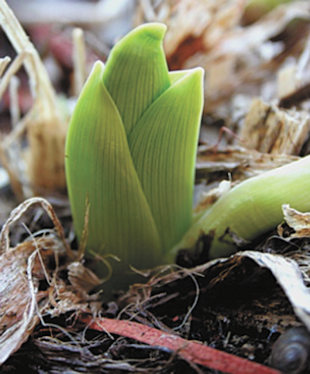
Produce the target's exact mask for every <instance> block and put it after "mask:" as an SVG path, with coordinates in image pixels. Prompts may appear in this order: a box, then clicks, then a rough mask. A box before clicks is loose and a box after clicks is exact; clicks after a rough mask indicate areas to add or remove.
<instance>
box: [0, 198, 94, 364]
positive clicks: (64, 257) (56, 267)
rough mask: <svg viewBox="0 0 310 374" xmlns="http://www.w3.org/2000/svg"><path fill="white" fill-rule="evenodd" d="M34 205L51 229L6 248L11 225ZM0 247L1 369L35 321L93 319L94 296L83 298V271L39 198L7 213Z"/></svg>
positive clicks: (58, 226) (50, 209)
mask: <svg viewBox="0 0 310 374" xmlns="http://www.w3.org/2000/svg"><path fill="white" fill-rule="evenodd" d="M35 205H39V206H40V207H41V208H43V209H44V210H45V212H46V213H47V214H48V216H49V217H50V219H51V220H52V222H53V224H54V226H55V229H54V230H45V231H44V230H43V232H42V231H41V233H38V234H35V233H34V234H31V233H29V235H30V236H29V238H28V239H27V240H25V241H24V242H22V243H20V244H18V245H17V246H15V247H10V237H9V231H10V227H11V225H13V224H14V223H16V222H17V221H19V220H20V219H21V217H22V216H23V214H25V213H26V212H27V210H28V209H29V208H31V207H33V206H35ZM0 247H1V256H0V257H1V261H0V263H1V271H0V300H1V303H0V332H1V335H0V363H3V362H4V361H6V360H7V358H8V357H9V356H10V355H11V354H12V353H14V352H15V351H16V350H18V349H19V347H20V346H21V345H22V344H23V343H24V342H25V341H26V340H27V339H28V338H29V336H30V335H31V333H32V331H33V329H34V328H35V326H36V325H37V324H38V322H39V321H41V323H42V324H43V325H44V316H45V315H50V316H57V315H59V314H62V313H66V312H68V311H72V312H76V313H78V311H79V310H80V311H87V310H88V311H90V310H92V312H94V313H95V312H96V311H95V309H96V305H97V304H96V303H97V301H96V298H97V295H93V296H92V297H90V296H89V295H88V293H87V292H88V290H89V284H88V280H87V279H89V278H90V276H88V278H87V277H86V276H85V274H86V275H87V274H89V270H86V269H85V271H83V266H82V264H77V262H78V258H77V256H76V254H75V253H74V252H72V251H71V249H70V248H69V246H68V244H67V243H66V240H65V238H64V232H63V229H62V226H61V224H60V222H59V220H58V219H57V217H56V215H55V212H54V211H53V209H52V207H51V205H50V204H49V203H48V202H47V201H46V200H44V199H42V198H32V199H29V200H26V201H25V202H24V203H22V204H21V205H20V206H18V207H17V208H16V209H14V210H13V211H12V213H11V215H10V217H9V218H8V220H7V221H6V223H5V224H4V225H3V228H2V231H1V234H0ZM77 269H78V270H77ZM64 271H65V272H67V271H68V272H69V277H67V278H63V277H62V276H61V274H62V272H64ZM73 279H74V281H73ZM77 279H80V281H79V282H78V281H77ZM91 279H92V286H94V285H98V284H99V283H100V282H99V280H98V279H96V277H95V276H94V275H93V276H92V277H91ZM70 280H71V281H72V283H71V282H70ZM83 280H84V282H83ZM96 281H97V282H96ZM83 285H85V287H84V286H83ZM92 301H93V302H94V304H92V307H90V304H91V303H92Z"/></svg>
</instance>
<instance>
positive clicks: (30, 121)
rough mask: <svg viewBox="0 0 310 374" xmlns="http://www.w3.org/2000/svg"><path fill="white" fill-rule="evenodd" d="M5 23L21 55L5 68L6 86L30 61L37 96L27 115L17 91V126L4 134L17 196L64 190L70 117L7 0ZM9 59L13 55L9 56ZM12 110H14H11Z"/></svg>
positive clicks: (2, 9) (2, 10)
mask: <svg viewBox="0 0 310 374" xmlns="http://www.w3.org/2000/svg"><path fill="white" fill-rule="evenodd" d="M0 15H1V21H0V24H1V27H2V29H3V31H4V32H5V34H6V36H7V37H8V39H9V40H10V42H11V44H12V46H13V47H14V49H15V51H16V53H17V56H16V57H15V59H14V61H13V62H12V63H11V64H10V65H9V67H8V68H7V70H6V71H5V72H4V69H2V76H1V84H0V92H1V95H0V96H3V94H4V92H5V90H6V88H7V86H8V85H9V83H10V82H11V81H12V79H14V75H15V74H16V73H17V72H18V70H19V69H20V68H21V66H24V68H25V70H26V72H27V74H28V77H29V85H30V91H31V95H32V98H33V104H32V107H31V109H30V110H29V111H28V113H27V114H26V115H24V116H23V117H22V118H19V115H18V105H19V104H18V102H16V100H15V104H14V95H13V96H12V95H11V102H12V103H13V104H12V105H14V107H15V112H14V111H13V113H17V115H15V116H13V130H12V132H11V133H10V134H9V135H7V136H2V137H1V143H0V160H1V162H2V164H3V166H4V167H5V168H6V169H7V171H8V174H9V176H10V179H11V183H12V187H13V189H14V191H15V193H16V195H17V197H18V198H19V199H20V200H22V198H24V197H25V196H26V197H29V196H31V195H33V194H34V193H38V192H40V193H41V194H42V193H46V191H48V192H50V191H60V190H63V189H64V188H65V175H64V142H65V135H66V128H67V126H66V122H67V118H66V116H65V114H64V113H62V112H61V110H60V109H59V105H58V102H57V98H56V94H55V92H54V89H53V87H52V86H51V83H50V80H49V77H48V75H47V72H46V70H45V67H44V66H43V63H42V62H41V60H40V57H39V55H38V52H37V51H36V49H35V48H34V46H33V44H32V43H31V42H30V41H29V39H28V37H27V35H26V34H25V32H24V30H23V28H22V27H21V25H20V24H19V22H18V20H17V19H16V17H15V15H14V14H13V13H12V11H11V10H10V8H9V7H8V5H7V4H6V2H5V1H3V2H1V5H0ZM6 63H7V61H6ZM11 112H12V111H11ZM26 130H27V141H28V147H27V148H26V149H25V147H24V146H23V137H22V135H23V134H24V133H25V131H26Z"/></svg>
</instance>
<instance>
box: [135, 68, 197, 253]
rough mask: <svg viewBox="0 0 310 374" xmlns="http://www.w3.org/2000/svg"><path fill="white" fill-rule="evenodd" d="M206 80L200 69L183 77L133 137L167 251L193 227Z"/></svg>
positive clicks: (143, 181)
mask: <svg viewBox="0 0 310 374" xmlns="http://www.w3.org/2000/svg"><path fill="white" fill-rule="evenodd" d="M202 80H203V71H202V69H200V68H197V69H193V70H192V71H189V72H183V73H179V74H178V76H177V77H176V79H175V83H174V84H173V85H172V86H171V87H170V88H169V89H168V90H166V91H165V92H164V93H163V94H162V95H161V96H160V97H159V98H158V99H157V100H156V101H155V102H154V103H153V104H152V105H151V106H150V107H149V108H148V109H147V110H146V112H145V113H144V114H143V116H142V117H141V119H140V120H139V121H138V123H137V124H136V125H135V127H134V129H133V131H132V132H131V133H130V135H129V137H128V143H129V147H130V150H131V155H132V159H133V162H134V165H135V168H136V170H137V174H138V177H139V179H140V181H141V184H142V188H143V191H144V193H145V196H146V198H147V200H148V202H149V206H150V208H151V211H152V214H153V217H154V220H155V222H156V226H157V228H158V232H159V235H160V237H161V240H162V247H163V251H167V250H168V249H170V248H171V246H172V245H173V244H175V243H176V242H177V241H178V240H180V239H181V237H182V235H183V234H184V233H185V232H186V230H187V229H188V228H189V226H190V224H191V218H192V198H193V181H194V169H195V160H196V151H197V142H198V134H199V127H200V118H201V112H202V106H203V89H202Z"/></svg>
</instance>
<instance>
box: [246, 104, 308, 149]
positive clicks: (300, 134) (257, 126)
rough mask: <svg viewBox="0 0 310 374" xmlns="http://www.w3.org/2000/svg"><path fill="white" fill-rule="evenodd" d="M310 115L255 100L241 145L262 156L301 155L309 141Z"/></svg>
mask: <svg viewBox="0 0 310 374" xmlns="http://www.w3.org/2000/svg"><path fill="white" fill-rule="evenodd" d="M309 130H310V115H309V114H308V113H307V112H305V111H296V110H284V109H279V108H278V107H277V106H276V105H272V104H267V103H265V102H263V101H262V100H261V99H255V100H253V102H252V104H251V107H250V109H249V111H248V113H247V115H246V117H245V121H244V125H243V127H242V129H241V132H240V138H241V139H242V140H243V141H242V143H243V144H242V145H243V146H245V147H246V148H249V149H256V150H257V151H259V152H262V153H272V154H278V153H281V154H283V153H285V154H291V155H298V154H300V151H301V149H302V146H303V145H304V143H305V141H306V140H307V137H308V133H309Z"/></svg>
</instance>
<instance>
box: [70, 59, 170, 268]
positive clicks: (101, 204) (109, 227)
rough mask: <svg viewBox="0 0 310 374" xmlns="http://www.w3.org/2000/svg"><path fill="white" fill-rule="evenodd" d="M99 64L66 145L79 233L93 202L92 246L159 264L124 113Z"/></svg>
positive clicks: (157, 244)
mask: <svg viewBox="0 0 310 374" xmlns="http://www.w3.org/2000/svg"><path fill="white" fill-rule="evenodd" d="M102 73H103V66H102V64H101V63H97V64H96V65H95V67H94V70H93V72H92V74H91V75H90V78H89V79H88V81H87V83H86V85H85V87H84V89H83V91H82V93H81V96H80V98H79V101H78V104H77V106H76V108H75V112H74V114H73V117H72V120H71V123H70V127H69V132H68V136H67V143H66V174H67V181H68V191H69V197H70V202H71V207H72V214H73V218H74V224H75V228H76V232H77V234H78V236H79V237H81V235H82V231H83V226H84V217H85V203H86V200H87V199H88V201H89V204H90V211H89V227H88V241H87V248H88V249H89V250H95V251H97V252H99V253H105V254H107V253H113V254H114V255H116V256H118V257H119V258H120V259H121V260H122V261H123V263H124V264H126V263H127V266H128V265H130V264H132V265H134V266H135V267H138V268H139V267H142V268H147V267H149V266H154V264H159V263H161V262H162V261H163V260H162V258H161V256H160V240H159V236H158V232H157V228H156V225H155V222H154V220H153V217H152V214H151V211H150V208H149V206H148V202H147V200H146V198H145V196H144V193H143V191H142V188H141V184H140V181H139V179H138V177H137V174H136V171H135V169H134V165H133V163H132V160H131V156H130V151H129V148H128V143H127V139H126V134H125V130H124V127H123V123H122V120H121V117H120V115H119V112H118V110H117V108H116V106H115V104H114V102H113V100H112V98H111V97H110V95H109V93H108V91H107V90H106V88H105V87H104V85H103V82H102Z"/></svg>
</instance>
